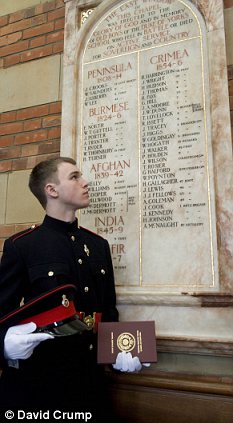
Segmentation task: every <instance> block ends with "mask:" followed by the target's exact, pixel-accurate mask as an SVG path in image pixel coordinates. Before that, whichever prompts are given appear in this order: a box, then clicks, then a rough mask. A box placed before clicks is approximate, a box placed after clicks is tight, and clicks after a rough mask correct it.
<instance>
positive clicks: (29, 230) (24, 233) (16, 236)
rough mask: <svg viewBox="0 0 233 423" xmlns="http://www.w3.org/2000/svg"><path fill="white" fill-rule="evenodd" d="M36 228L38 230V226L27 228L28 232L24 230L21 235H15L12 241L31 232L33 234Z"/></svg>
mask: <svg viewBox="0 0 233 423" xmlns="http://www.w3.org/2000/svg"><path fill="white" fill-rule="evenodd" d="M37 228H39V225H38V226H35V227H34V228H29V229H28V230H26V231H25V232H23V233H20V234H18V235H15V237H14V238H13V239H12V241H13V242H15V241H16V240H17V239H19V238H22V236H24V235H27V234H30V233H31V232H33V231H34V230H35V229H37Z"/></svg>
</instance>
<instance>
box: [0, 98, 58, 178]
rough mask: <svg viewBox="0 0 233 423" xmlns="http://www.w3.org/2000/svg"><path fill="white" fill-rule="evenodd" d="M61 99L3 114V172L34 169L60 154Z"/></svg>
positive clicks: (0, 134)
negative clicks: (40, 163)
mask: <svg viewBox="0 0 233 423" xmlns="http://www.w3.org/2000/svg"><path fill="white" fill-rule="evenodd" d="M60 132H61V102H59V101H58V102H55V103H50V104H43V105H39V106H33V107H27V108H26V109H20V110H14V111H10V112H5V113H1V114H0V137H1V147H2V148H1V149H0V172H8V171H16V170H23V169H30V168H32V167H33V166H34V165H35V164H36V163H38V162H39V161H40V160H42V159H44V158H46V157H50V156H51V155H53V156H54V154H57V155H58V154H59V151H60Z"/></svg>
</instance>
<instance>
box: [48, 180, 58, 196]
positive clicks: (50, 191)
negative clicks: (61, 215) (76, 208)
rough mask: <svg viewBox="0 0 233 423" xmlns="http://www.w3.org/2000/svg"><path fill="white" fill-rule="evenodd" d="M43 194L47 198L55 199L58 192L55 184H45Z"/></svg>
mask: <svg viewBox="0 0 233 423" xmlns="http://www.w3.org/2000/svg"><path fill="white" fill-rule="evenodd" d="M45 193H46V195H47V197H50V198H57V197H58V192H57V190H56V184H53V183H51V182H50V183H48V184H46V185H45Z"/></svg>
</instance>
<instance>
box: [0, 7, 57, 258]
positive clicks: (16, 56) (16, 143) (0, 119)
mask: <svg viewBox="0 0 233 423" xmlns="http://www.w3.org/2000/svg"><path fill="white" fill-rule="evenodd" d="M64 15H65V6H64V2H63V0H53V1H49V2H46V3H43V4H38V5H36V6H34V7H31V8H27V9H24V10H19V11H17V12H15V13H11V14H9V15H6V16H2V17H0V68H2V69H7V68H9V67H12V66H14V65H18V64H22V63H25V62H29V61H32V60H35V59H40V58H43V57H46V56H52V55H55V54H58V53H61V52H63V43H64ZM60 135H61V101H56V102H53V103H47V104H40V105H38V106H37V105H35V106H33V107H27V108H23V109H18V110H13V111H12V110H11V111H5V112H4V113H0V147H1V148H0V173H1V174H2V173H7V172H11V171H18V170H26V169H31V168H32V167H34V166H35V164H36V163H38V162H39V161H41V160H43V159H46V158H50V157H54V156H59V154H60ZM28 226H29V224H27V223H25V224H17V223H15V224H10V225H9V224H8V225H6V224H1V225H0V255H1V252H2V248H3V243H4V240H5V238H7V237H8V236H10V235H11V234H13V233H15V232H17V231H20V230H23V229H25V228H27V227H28Z"/></svg>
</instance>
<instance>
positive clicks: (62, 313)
mask: <svg viewBox="0 0 233 423" xmlns="http://www.w3.org/2000/svg"><path fill="white" fill-rule="evenodd" d="M74 314H76V310H75V307H74V302H73V301H69V306H68V307H65V306H64V305H59V306H57V307H54V308H53V309H52V310H47V311H43V312H42V313H39V314H35V315H34V316H30V317H27V318H26V319H23V320H21V321H20V324H23V323H30V322H34V323H36V325H37V326H38V327H43V326H47V325H50V324H51V323H54V322H60V321H62V320H64V319H68V318H69V317H72V316H74Z"/></svg>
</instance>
